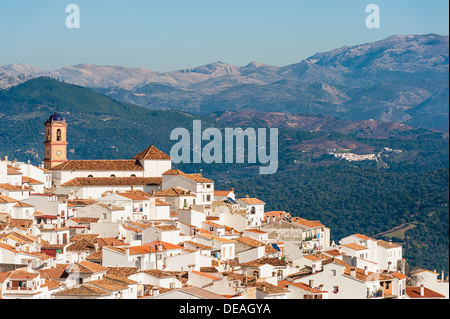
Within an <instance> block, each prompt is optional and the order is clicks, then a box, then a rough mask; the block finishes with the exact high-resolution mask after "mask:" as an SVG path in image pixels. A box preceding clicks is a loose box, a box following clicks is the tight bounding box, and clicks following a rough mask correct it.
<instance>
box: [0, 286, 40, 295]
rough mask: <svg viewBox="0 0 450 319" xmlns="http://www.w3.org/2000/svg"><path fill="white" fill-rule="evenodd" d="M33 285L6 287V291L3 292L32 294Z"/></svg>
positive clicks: (33, 291) (34, 289) (33, 290)
mask: <svg viewBox="0 0 450 319" xmlns="http://www.w3.org/2000/svg"><path fill="white" fill-rule="evenodd" d="M36 290H37V289H36V288H35V287H6V291H5V292H4V293H8V292H9V293H13V294H16V293H20V294H33V293H35V292H36Z"/></svg>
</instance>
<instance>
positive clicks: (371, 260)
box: [0, 113, 449, 300]
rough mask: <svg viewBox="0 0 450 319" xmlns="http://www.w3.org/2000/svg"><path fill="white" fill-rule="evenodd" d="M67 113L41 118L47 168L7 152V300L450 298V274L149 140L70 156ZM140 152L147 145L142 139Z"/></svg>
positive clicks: (1, 255)
mask: <svg viewBox="0 0 450 319" xmlns="http://www.w3.org/2000/svg"><path fill="white" fill-rule="evenodd" d="M68 125H70V123H67V122H66V121H65V119H64V118H63V117H62V116H61V115H59V114H57V113H54V114H53V115H51V116H50V118H49V119H48V120H47V121H46V122H45V125H43V128H42V129H43V132H45V141H44V147H45V159H44V161H43V163H42V164H41V165H39V166H35V165H32V164H30V163H29V162H28V163H25V162H20V161H15V160H11V159H8V158H7V157H2V158H0V298H1V299H224V300H225V299H227V300H239V299H448V298H449V284H448V280H447V279H446V276H447V275H448V274H445V273H444V272H441V271H440V270H434V269H433V270H430V269H413V270H408V271H407V269H406V260H405V259H404V257H403V250H402V246H401V245H398V244H396V243H393V242H392V241H389V242H387V241H383V240H377V239H374V238H371V237H369V236H366V235H364V234H358V233H357V234H353V235H350V236H347V237H345V238H341V239H340V240H339V241H332V240H331V233H332V231H333V225H324V224H322V223H321V222H320V221H319V220H307V219H304V218H302V217H301V212H286V211H266V210H265V202H264V198H252V197H249V196H248V195H247V194H237V193H235V190H234V189H233V188H232V189H215V185H214V181H213V180H211V179H208V178H207V177H204V176H202V174H188V173H184V172H182V171H180V170H178V169H175V168H173V167H172V159H171V157H170V156H169V155H167V154H165V153H164V152H162V151H161V150H159V149H158V148H157V147H155V146H154V145H151V146H149V145H144V146H143V147H142V149H143V151H142V152H140V153H139V154H136V155H135V156H134V157H132V158H130V159H123V160H89V159H85V160H68V159H67V145H68V143H69V142H70V136H67V134H66V133H67V126H68ZM144 148H145V149H144Z"/></svg>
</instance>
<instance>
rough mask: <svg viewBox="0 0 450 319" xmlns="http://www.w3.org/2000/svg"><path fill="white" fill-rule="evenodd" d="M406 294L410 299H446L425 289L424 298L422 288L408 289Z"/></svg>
mask: <svg viewBox="0 0 450 319" xmlns="http://www.w3.org/2000/svg"><path fill="white" fill-rule="evenodd" d="M406 294H407V295H408V297H409V298H445V296H444V295H442V294H440V293H438V292H436V291H434V290H431V289H428V288H426V287H423V296H422V295H421V294H420V287H408V286H407V287H406Z"/></svg>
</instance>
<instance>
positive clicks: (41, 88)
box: [0, 78, 193, 163]
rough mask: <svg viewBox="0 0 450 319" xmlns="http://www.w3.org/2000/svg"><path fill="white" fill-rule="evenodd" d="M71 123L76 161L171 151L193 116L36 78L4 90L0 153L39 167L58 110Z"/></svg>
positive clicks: (0, 97)
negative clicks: (173, 135) (174, 136)
mask: <svg viewBox="0 0 450 319" xmlns="http://www.w3.org/2000/svg"><path fill="white" fill-rule="evenodd" d="M56 110H57V111H58V112H59V113H61V114H62V115H63V116H64V117H65V119H66V121H67V122H68V123H69V127H68V135H69V137H68V141H69V145H68V150H69V158H71V159H81V158H84V159H103V158H110V159H113V158H131V157H132V156H134V155H135V154H137V153H139V152H140V151H142V150H143V149H145V148H147V147H148V146H150V145H151V144H155V146H157V147H158V148H160V149H161V150H163V151H165V152H170V144H169V142H170V141H169V136H170V132H171V130H172V129H173V128H175V127H179V126H182V127H186V126H188V125H192V119H193V116H192V115H189V114H186V113H182V112H178V111H152V110H149V109H146V108H143V107H139V106H134V105H129V104H126V103H121V102H117V101H115V100H113V99H111V98H110V97H107V96H105V95H101V94H98V93H95V92H93V91H91V90H89V89H86V88H83V87H80V86H76V85H72V84H66V83H62V82H59V81H56V80H53V79H50V78H36V79H32V80H29V81H27V82H25V83H23V84H20V85H18V86H15V87H12V88H10V89H8V90H3V91H0V136H2V138H1V139H0V152H1V154H2V155H3V156H5V155H7V156H9V158H18V159H20V160H22V161H26V160H31V162H34V163H39V162H40V161H41V160H42V159H43V155H44V154H43V152H44V149H43V144H42V143H43V140H44V135H43V134H44V133H43V127H44V122H45V121H46V120H47V118H48V117H49V116H50V115H51V114H52V113H53V112H54V111H56Z"/></svg>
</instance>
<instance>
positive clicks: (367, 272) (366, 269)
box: [364, 266, 369, 276]
mask: <svg viewBox="0 0 450 319" xmlns="http://www.w3.org/2000/svg"><path fill="white" fill-rule="evenodd" d="M368 274H369V267H367V266H364V275H366V276H367V275H368Z"/></svg>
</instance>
